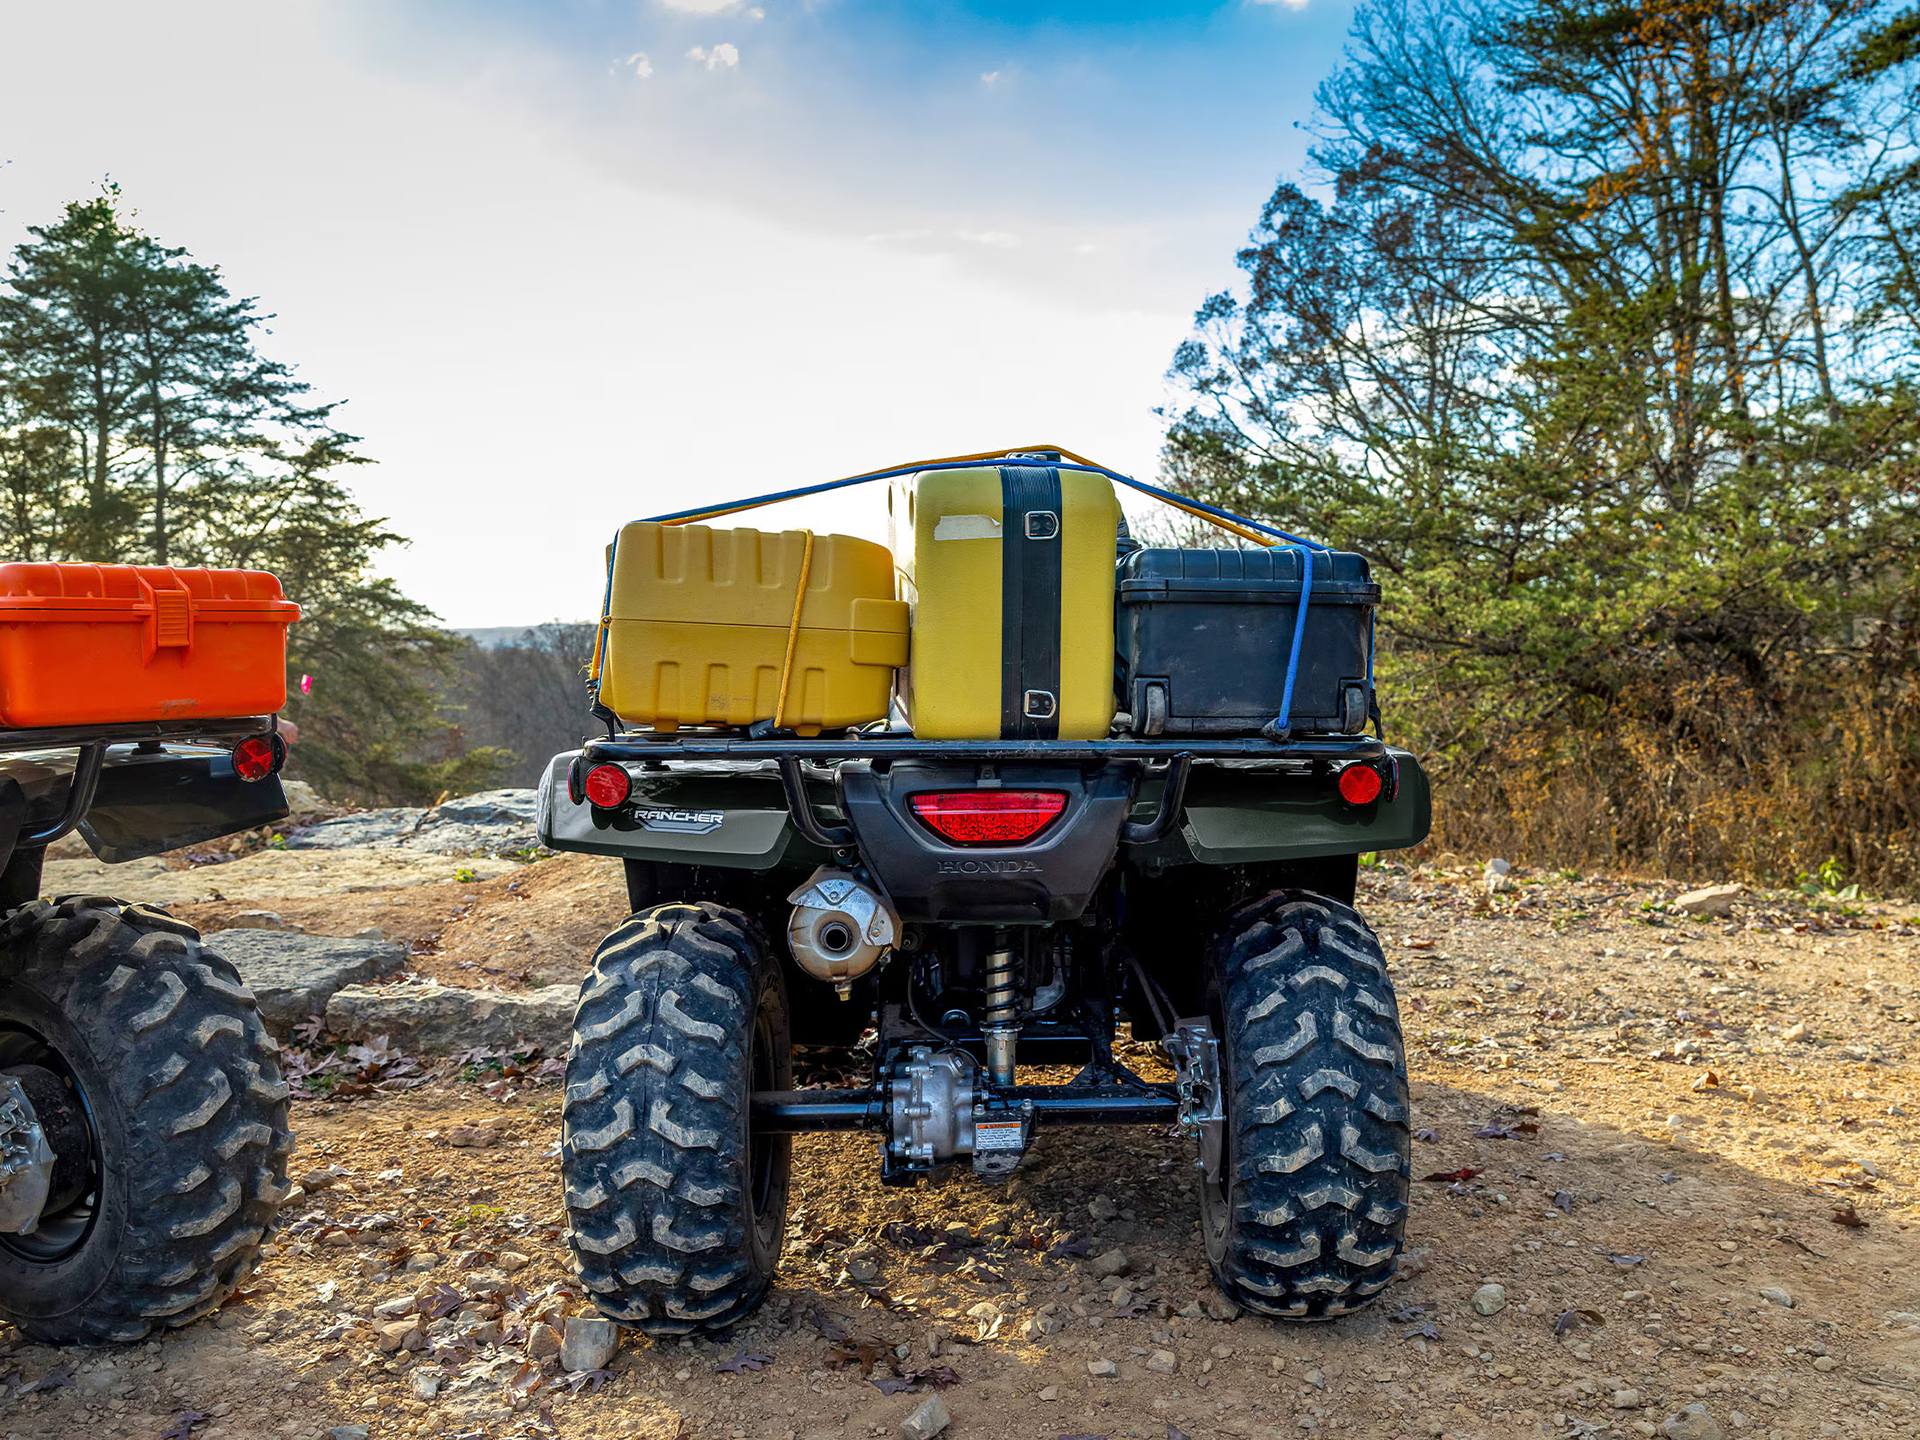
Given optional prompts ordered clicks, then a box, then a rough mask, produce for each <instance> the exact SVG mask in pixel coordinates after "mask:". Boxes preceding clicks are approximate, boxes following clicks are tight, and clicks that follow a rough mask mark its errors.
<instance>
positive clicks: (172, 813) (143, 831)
mask: <svg viewBox="0 0 1920 1440" xmlns="http://www.w3.org/2000/svg"><path fill="white" fill-rule="evenodd" d="M289 813H291V812H290V808H289V806H288V805H287V792H286V791H285V789H284V788H282V786H281V784H280V777H279V776H278V775H269V776H267V777H266V778H265V779H264V780H242V779H241V778H240V776H239V775H238V774H237V773H235V771H234V768H233V756H232V754H231V753H230V752H229V751H227V750H225V749H214V748H212V747H208V746H192V747H186V746H176V747H171V748H168V749H164V750H142V749H140V748H138V747H123V746H116V747H115V748H114V749H112V750H109V751H108V752H107V759H106V763H105V764H104V765H103V766H102V767H101V769H100V783H99V788H98V789H96V790H95V791H94V796H93V804H92V805H91V806H90V807H89V808H88V810H87V813H86V817H85V818H84V819H83V820H81V822H80V835H81V838H82V839H84V840H85V841H86V842H87V845H88V847H89V848H90V849H92V851H93V853H94V854H95V855H98V856H99V857H100V858H101V859H102V860H105V861H106V862H107V863H109V864H117V863H119V862H121V861H123V860H138V859H141V858H142V857H144V856H147V855H158V854H160V853H162V852H163V851H167V850H178V849H179V848H180V847H181V846H183V845H199V844H202V843H204V842H205V841H208V840H217V839H219V838H220V837H221V836H222V835H235V834H238V833H239V832H240V831H242V830H252V829H254V828H256V827H257V826H261V825H270V824H272V823H273V822H274V821H275V820H284V819H286V817H287V816H288V814H289Z"/></svg>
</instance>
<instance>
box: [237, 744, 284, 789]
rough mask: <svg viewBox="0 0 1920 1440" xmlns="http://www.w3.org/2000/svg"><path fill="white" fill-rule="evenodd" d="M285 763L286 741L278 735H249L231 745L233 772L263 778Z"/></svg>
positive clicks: (245, 778)
mask: <svg viewBox="0 0 1920 1440" xmlns="http://www.w3.org/2000/svg"><path fill="white" fill-rule="evenodd" d="M286 763H287V742H286V741H284V740H282V739H281V738H280V737H279V736H278V735H249V736H248V737H247V738H246V739H244V740H242V741H241V742H240V743H239V744H238V745H236V746H234V747H233V773H234V774H236V775H238V776H239V777H240V778H241V779H242V780H264V779H266V778H267V777H268V776H269V775H271V774H273V773H274V772H275V771H276V770H278V769H279V768H280V767H281V766H282V765H284V764H286Z"/></svg>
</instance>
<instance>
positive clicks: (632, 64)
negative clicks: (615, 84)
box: [607, 50, 653, 80]
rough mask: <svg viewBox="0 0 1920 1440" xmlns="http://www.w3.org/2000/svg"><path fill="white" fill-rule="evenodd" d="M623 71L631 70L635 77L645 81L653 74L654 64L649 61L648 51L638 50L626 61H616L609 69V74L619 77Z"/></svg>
mask: <svg viewBox="0 0 1920 1440" xmlns="http://www.w3.org/2000/svg"><path fill="white" fill-rule="evenodd" d="M622 70H631V71H633V73H634V74H635V75H637V76H639V77H640V78H641V79H642V80H645V79H647V78H648V77H649V76H651V75H652V74H653V62H652V61H651V60H649V59H647V52H646V51H644V50H636V51H634V52H633V54H631V55H629V56H627V57H626V58H625V59H624V60H615V61H614V62H613V64H611V65H609V66H608V67H607V73H608V74H609V75H617V74H619V73H620V72H621V71H622Z"/></svg>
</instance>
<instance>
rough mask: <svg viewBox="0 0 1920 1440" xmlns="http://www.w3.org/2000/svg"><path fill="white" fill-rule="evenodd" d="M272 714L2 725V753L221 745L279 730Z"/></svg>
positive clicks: (0, 740)
mask: <svg viewBox="0 0 1920 1440" xmlns="http://www.w3.org/2000/svg"><path fill="white" fill-rule="evenodd" d="M277 728H278V726H277V724H276V717H275V716H272V715H247V716H242V717H240V718H238V719H220V720H215V719H206V720H199V719H196V720H136V721H129V722H118V723H115V724H111V725H51V726H43V727H38V728H34V729H20V730H10V729H7V728H5V727H4V726H0V754H5V755H17V754H19V753H20V752H21V751H23V750H70V749H72V748H73V747H74V746H76V745H94V744H101V745H139V744H145V743H156V744H157V743H161V742H165V741H171V742H173V743H174V744H177V745H219V744H224V743H227V742H229V741H234V740H244V739H246V738H247V736H249V735H258V734H260V733H261V732H262V731H266V730H273V729H277Z"/></svg>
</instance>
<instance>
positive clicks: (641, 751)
mask: <svg viewBox="0 0 1920 1440" xmlns="http://www.w3.org/2000/svg"><path fill="white" fill-rule="evenodd" d="M585 749H586V754H587V759H589V760H593V761H600V760H616V761H617V760H638V761H649V760H786V759H793V760H813V761H822V762H824V761H831V760H982V761H986V760H1042V761H1060V760H1174V759H1177V758H1179V757H1180V756H1183V755H1184V756H1185V757H1187V758H1188V759H1189V760H1295V761H1309V762H1312V761H1320V762H1332V761H1340V762H1342V763H1346V762H1350V761H1354V760H1381V759H1385V758H1386V755H1387V747H1386V746H1385V745H1383V744H1382V743H1381V742H1380V741H1378V740H1374V739H1371V738H1369V737H1368V736H1365V735H1327V736H1316V737H1313V738H1296V739H1291V740H1269V739H1266V738H1265V737H1264V736H1256V735H1244V736H1218V735H1177V736H1171V737H1165V738H1155V739H1123V740H922V739H920V738H919V737H917V736H913V735H858V734H856V735H846V736H839V737H835V738H833V739H822V738H814V739H802V738H799V737H788V736H769V737H767V738H766V739H759V738H756V737H753V736H745V735H725V734H706V733H702V732H699V731H684V730H676V731H672V732H669V733H665V734H661V735H651V734H647V733H645V732H632V731H629V732H628V733H626V734H624V735H619V736H615V737H613V738H611V739H604V740H588V741H587V742H586V744H585Z"/></svg>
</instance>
